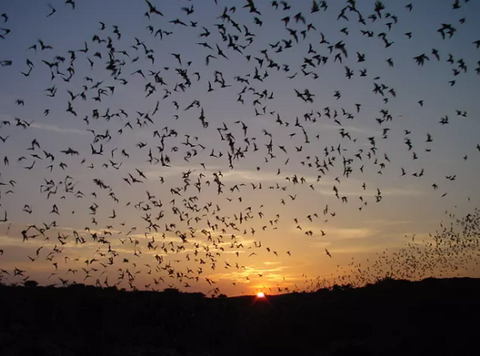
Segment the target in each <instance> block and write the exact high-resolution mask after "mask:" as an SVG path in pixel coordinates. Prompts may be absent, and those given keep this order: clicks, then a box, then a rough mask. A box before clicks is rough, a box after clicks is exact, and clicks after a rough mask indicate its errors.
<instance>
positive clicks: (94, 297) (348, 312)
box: [0, 278, 480, 356]
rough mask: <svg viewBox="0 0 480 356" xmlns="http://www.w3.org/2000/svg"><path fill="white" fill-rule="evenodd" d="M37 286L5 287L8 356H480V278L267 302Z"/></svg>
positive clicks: (3, 334) (2, 324)
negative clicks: (479, 325) (479, 349)
mask: <svg viewBox="0 0 480 356" xmlns="http://www.w3.org/2000/svg"><path fill="white" fill-rule="evenodd" d="M32 284H33V286H32ZM27 285H29V283H27ZM30 285H31V286H30V287H28V286H27V287H13V286H1V287H0V298H1V299H0V301H1V303H0V315H2V318H1V319H0V320H1V321H0V354H1V355H5V356H14V355H15V356H16V355H39V356H40V355H72V356H73V355H145V356H147V355H152V356H153V355H158V356H160V355H212V356H213V355H302V354H307V355H478V338H477V336H478V335H477V333H478V328H477V327H475V325H476V323H477V322H478V316H479V315H480V307H479V304H478V300H479V297H480V280H478V279H470V278H452V279H434V278H429V279H424V280H423V281H419V282H409V281H402V280H393V279H384V280H382V281H379V282H377V283H376V284H373V285H367V286H366V287H363V288H351V287H350V286H348V285H347V286H335V287H333V288H332V289H320V290H318V291H317V292H314V293H293V294H285V295H277V296H274V295H272V296H268V295H267V296H266V298H264V299H258V298H256V297H254V296H242V297H230V298H227V297H224V296H220V297H217V298H207V297H205V296H204V295H203V294H201V293H182V292H179V291H178V290H175V289H167V290H166V291H164V292H145V291H137V292H130V291H120V290H117V289H116V288H97V287H93V286H86V285H81V284H77V285H71V286H69V287H66V288H54V287H35V286H34V283H30Z"/></svg>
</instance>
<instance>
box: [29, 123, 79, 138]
mask: <svg viewBox="0 0 480 356" xmlns="http://www.w3.org/2000/svg"><path fill="white" fill-rule="evenodd" d="M30 127H32V128H34V129H38V130H46V131H53V132H58V133H62V134H76V135H88V132H87V131H85V130H80V129H71V128H63V127H59V126H57V125H51V124H39V123H36V122H34V123H32V124H31V125H30Z"/></svg>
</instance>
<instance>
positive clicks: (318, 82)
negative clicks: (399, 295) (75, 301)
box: [0, 0, 480, 295]
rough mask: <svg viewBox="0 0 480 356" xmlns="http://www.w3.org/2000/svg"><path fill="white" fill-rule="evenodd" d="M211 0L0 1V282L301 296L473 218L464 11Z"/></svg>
mask: <svg viewBox="0 0 480 356" xmlns="http://www.w3.org/2000/svg"><path fill="white" fill-rule="evenodd" d="M217 2H218V4H216V3H215V1H214V0H208V1H207V0H206V1H198V0H197V1H186V0H181V1H158V0H157V1H156V0H152V1H151V3H150V5H151V6H153V7H155V8H156V9H157V10H158V11H159V12H161V14H162V15H160V14H157V13H155V11H153V10H152V11H150V10H149V4H148V3H147V2H146V1H127V0H102V1H93V0H84V1H76V2H75V5H74V8H73V6H72V5H71V4H68V3H67V4H65V2H64V1H55V0H54V1H32V0H22V1H16V0H15V1H14V0H6V1H2V3H1V4H0V14H5V16H2V17H0V35H2V38H0V61H1V63H2V66H1V67H0V137H1V141H0V159H1V160H0V174H1V175H0V182H1V183H2V185H0V204H1V205H0V220H2V219H3V220H7V221H4V222H0V249H1V250H3V255H1V256H0V268H1V269H2V274H1V278H2V280H3V282H6V283H21V282H22V281H23V280H24V279H34V280H37V281H38V282H40V283H41V284H44V285H48V284H56V285H61V284H62V280H64V281H67V280H68V283H71V282H74V281H75V282H77V283H88V284H95V283H96V281H98V282H99V283H100V284H101V285H102V286H105V285H114V284H116V283H117V282H118V283H119V284H118V287H119V288H127V289H129V288H130V287H131V286H134V287H136V288H138V289H157V290H162V289H164V288H167V287H169V286H170V287H175V288H179V289H181V290H184V291H202V292H204V293H206V292H208V291H211V290H213V289H215V288H217V287H218V288H219V289H220V291H221V292H222V293H225V294H228V295H239V294H245V293H246V294H252V293H256V292H258V291H265V292H266V293H278V292H283V291H286V289H285V288H288V289H287V290H288V291H292V290H294V289H297V290H302V289H306V288H311V287H312V286H316V285H317V284H316V283H317V281H319V280H324V279H327V280H330V281H332V280H333V278H336V279H335V281H342V282H344V281H350V280H353V281H355V278H354V277H353V274H352V272H351V271H352V270H354V271H358V269H361V270H362V271H364V273H365V274H367V275H368V274H371V275H372V276H374V277H378V276H381V275H382V274H383V275H385V274H386V273H388V271H387V270H381V269H379V267H378V266H382V268H384V267H385V266H387V265H388V264H389V263H390V262H388V263H386V264H385V261H393V260H395V259H396V258H397V257H395V255H393V254H394V253H396V252H397V253H398V251H400V249H402V248H406V246H407V244H408V243H415V244H416V246H417V247H418V248H428V245H427V247H425V243H428V242H431V236H429V234H430V233H432V234H434V233H435V232H436V231H437V230H441V229H442V227H441V226H440V224H441V223H442V221H444V222H447V223H446V224H450V221H452V218H451V217H449V214H450V213H453V214H455V216H457V217H459V216H464V215H466V214H469V213H472V212H473V211H474V209H475V207H477V206H478V203H479V198H480V196H479V190H478V176H479V174H480V146H478V145H479V144H480V138H479V135H478V133H479V132H480V122H479V120H478V119H479V118H478V113H479V112H480V102H479V100H478V92H479V83H480V82H479V80H480V75H478V74H479V72H480V69H478V68H480V62H479V60H480V49H479V46H480V42H478V41H479V40H480V24H479V23H478V21H477V19H476V18H475V17H474V16H472V15H471V14H478V13H480V4H479V2H478V1H463V0H462V1H460V2H459V5H460V8H458V9H456V8H455V7H454V6H452V3H453V1H450V0H449V1H443V0H442V1H434V0H428V1H427V0H425V1H421V2H415V3H413V6H412V9H411V11H409V8H408V7H406V5H408V4H409V1H383V4H384V7H385V9H384V10H380V11H378V12H376V11H375V10H376V7H375V2H374V1H358V2H357V4H356V5H355V7H354V5H353V3H355V2H352V1H348V2H341V1H338V2H337V1H335V2H334V1H328V5H327V6H326V7H327V9H326V11H325V9H324V8H323V7H320V9H319V11H316V12H312V11H311V9H312V1H295V2H293V1H290V5H291V9H287V10H284V9H283V8H284V5H282V4H279V6H278V9H277V8H275V6H272V4H271V2H270V1H263V0H262V1H260V0H257V1H255V3H254V5H252V6H255V7H254V8H252V7H251V6H250V5H249V4H253V3H249V2H246V1H233V0H232V1H230V0H229V1H227V0H218V1H217ZM319 3H321V2H319ZM244 5H245V6H244ZM192 7H193V8H192ZM232 7H234V8H232ZM52 8H54V9H55V12H53V10H52ZM182 8H185V9H183V10H182ZM225 9H226V10H225ZM192 10H193V12H192ZM52 12H53V14H52ZM145 13H147V14H148V16H145ZM50 14H51V15H50ZM222 14H226V16H223V18H222ZM297 14H299V15H298V16H296V15H297ZM342 14H343V15H344V17H342V16H341V15H342ZM49 15H50V16H49ZM372 15H373V16H372ZM295 16H296V18H297V20H296V18H295ZM287 17H288V23H287V24H285V22H287V19H286V18H287ZM359 18H360V19H364V22H365V24H362V23H361V22H358V19H359ZM282 19H283V20H282ZM302 19H304V21H303V20H302ZM103 26H104V28H103ZM442 28H443V30H442V31H443V33H444V34H445V39H443V38H442V31H439V30H440V29H442ZM452 29H453V30H452ZM295 31H296V32H295ZM302 31H303V34H302ZM362 31H363V32H362ZM449 31H450V33H451V34H452V35H451V37H450V34H449ZM207 33H209V35H208V36H206V35H205V34H207ZM202 34H203V35H202ZM294 35H296V36H297V38H298V42H297V40H296V39H295V37H294ZM409 36H410V37H411V38H409ZM322 38H323V39H324V40H323V41H322ZM475 41H477V44H475ZM40 42H42V43H43V45H44V46H51V47H52V48H51V49H49V48H43V49H42V44H41V43H40ZM277 43H278V44H277ZM202 44H203V45H202ZM342 44H344V47H342ZM290 45H291V48H289V47H290ZM32 46H35V47H32ZM329 46H330V48H329ZM387 46H388V47H387ZM209 47H210V48H209ZM343 48H344V50H343ZM433 49H435V50H437V51H438V55H439V60H437V58H436V56H435V54H434V53H432V50H433ZM436 53H437V52H436ZM222 54H223V55H224V57H222ZM422 54H423V55H425V56H426V57H428V59H425V60H424V63H423V65H419V64H417V63H416V61H415V59H414V57H419V56H420V57H421V56H422ZM178 55H180V56H178ZM363 55H364V56H365V60H364V61H359V59H360V57H362V56H363ZM207 56H214V57H209V64H208V65H207V64H206V58H207ZM449 56H450V59H451V60H450V61H448V59H449ZM422 58H423V57H422ZM9 61H12V63H11V65H9V64H10V63H9ZM322 61H323V62H322ZM55 63H56V65H55ZM109 65H110V68H107V67H108V66H109ZM50 66H51V68H50ZM112 67H113V68H114V69H113V70H112ZM476 69H477V71H476ZM364 70H366V72H365V75H364V76H361V71H364ZM138 71H141V73H140V72H138ZM350 71H352V73H351V75H352V76H351V78H350V79H349V78H348V76H347V75H346V74H348V72H350ZM22 72H23V74H22ZM453 81H454V82H453ZM375 87H378V88H379V89H380V90H382V93H383V95H382V93H380V92H378V91H377V93H375V92H374V88H375ZM297 93H298V95H297ZM309 93H311V94H312V96H311V97H310V94H309ZM82 96H83V97H82ZM310 99H311V100H310ZM19 100H20V101H19ZM241 101H243V103H242V102H241ZM69 107H70V108H71V110H70V111H69V110H68V109H69ZM96 113H98V116H96ZM127 115H128V116H127ZM202 115H203V117H204V118H202V117H201V116H202ZM447 117H448V119H447ZM199 118H200V119H199ZM202 120H203V122H202ZM442 122H443V124H442ZM34 140H35V141H34ZM37 143H38V144H37ZM409 146H410V147H409ZM372 147H373V148H372ZM62 151H64V152H62ZM96 152H99V153H100V152H101V154H94V153H96ZM50 154H51V155H53V156H50ZM229 156H230V157H231V159H230V160H229ZM162 161H163V162H164V164H162ZM32 165H33V166H32ZM49 166H51V167H49ZM27 168H31V169H27ZM132 178H134V179H135V180H138V182H136V181H133V179H132ZM95 181H96V183H95ZM102 186H103V187H102ZM219 186H220V187H221V192H219V191H218V187H219ZM335 190H336V191H338V197H337V196H336V192H335ZM49 192H50V195H49ZM446 212H447V213H446ZM5 214H7V215H5ZM5 216H7V219H4V217H5ZM148 221H150V222H151V223H149V222H148ZM53 222H55V223H54V224H53V225H52V223H53ZM44 224H46V225H44ZM153 224H156V226H153ZM29 226H30V228H29ZM33 226H35V227H33ZM46 227H48V229H46ZM155 230H156V231H155ZM222 230H223V231H222ZM22 231H23V233H22ZM93 234H96V240H95V239H94V238H92V235H93ZM22 235H23V236H26V237H27V238H26V239H25V238H24V237H22ZM76 237H77V239H76ZM76 241H77V242H76ZM422 241H424V242H422ZM40 248H41V249H40ZM39 249H40V250H39ZM401 251H403V252H402V253H401V254H400V255H401V256H402V257H398V258H399V259H398V261H399V262H400V264H401V263H402V261H403V259H405V258H406V257H405V256H406V255H405V254H404V252H405V251H410V250H408V249H407V250H401ZM435 251H436V252H435V253H437V252H438V251H439V250H438V249H437V250H435ZM37 252H38V253H37ZM471 253H476V252H475V251H473V252H469V251H462V255H461V256H463V257H464V256H471ZM464 254H465V255H464ZM384 256H390V257H388V258H387V257H384ZM461 256H460V257H459V256H457V257H459V258H460V261H455V258H454V257H452V266H454V265H455V263H456V262H458V263H461V264H462V268H460V269H459V270H454V269H453V268H452V270H450V271H448V270H443V269H442V270H440V269H437V270H435V268H431V269H428V271H423V270H422V269H421V268H420V267H419V270H417V271H416V272H417V275H413V274H412V278H413V277H415V278H418V277H422V275H421V273H425V274H424V275H423V276H424V277H427V276H430V275H457V274H459V273H461V274H462V275H469V276H477V277H478V275H479V270H478V266H476V265H471V261H470V260H469V261H470V262H468V263H467V262H465V261H464V260H463V259H462V258H463V257H461ZM32 259H33V260H34V261H32ZM86 261H87V262H86ZM378 261H383V262H378ZM424 262H425V264H427V265H429V261H426V260H425V261H424ZM382 263H383V264H382ZM475 267H477V268H475ZM439 268H440V267H439ZM16 269H17V272H18V270H21V271H24V272H21V273H20V274H19V275H16V276H15V275H14V274H15V270H16ZM69 270H70V271H69ZM367 270H368V272H367ZM6 272H8V273H6ZM52 273H53V275H52ZM418 273H420V275H419V274H418ZM17 274H18V273H17ZM121 275H123V280H122V279H118V278H119V276H121ZM347 275H350V276H351V277H350V279H348V278H345V277H344V279H342V276H347ZM27 277H28V278H27ZM107 277H108V280H107V281H106V278H107ZM129 278H130V281H131V286H130V285H129ZM197 279H198V281H197ZM356 281H357V282H358V280H356Z"/></svg>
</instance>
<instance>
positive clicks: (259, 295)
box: [257, 292, 265, 299]
mask: <svg viewBox="0 0 480 356" xmlns="http://www.w3.org/2000/svg"><path fill="white" fill-rule="evenodd" d="M257 298H260V299H262V298H265V293H263V292H258V293H257Z"/></svg>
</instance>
